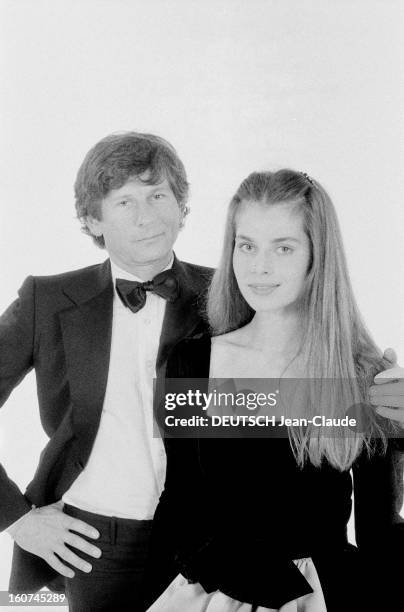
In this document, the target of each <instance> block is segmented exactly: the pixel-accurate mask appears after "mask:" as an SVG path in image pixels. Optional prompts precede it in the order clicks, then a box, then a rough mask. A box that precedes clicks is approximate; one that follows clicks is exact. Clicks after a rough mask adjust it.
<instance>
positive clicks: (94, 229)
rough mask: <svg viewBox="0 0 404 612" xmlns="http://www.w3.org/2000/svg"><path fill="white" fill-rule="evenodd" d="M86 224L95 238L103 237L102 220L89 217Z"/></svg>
mask: <svg viewBox="0 0 404 612" xmlns="http://www.w3.org/2000/svg"><path fill="white" fill-rule="evenodd" d="M86 224H87V227H88V229H89V230H90V232H91V233H92V234H93V236H102V234H103V231H102V221H101V220H100V219H96V218H95V217H92V216H91V215H87V217H86Z"/></svg>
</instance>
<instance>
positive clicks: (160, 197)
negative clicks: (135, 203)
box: [153, 193, 165, 200]
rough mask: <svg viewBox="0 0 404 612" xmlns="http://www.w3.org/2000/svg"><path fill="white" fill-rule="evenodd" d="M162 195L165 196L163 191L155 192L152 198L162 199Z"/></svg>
mask: <svg viewBox="0 0 404 612" xmlns="http://www.w3.org/2000/svg"><path fill="white" fill-rule="evenodd" d="M164 197H165V194H164V193H155V194H154V195H153V198H154V199H155V200H161V199H162V198H164Z"/></svg>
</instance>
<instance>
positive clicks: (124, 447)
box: [62, 262, 172, 520]
mask: <svg viewBox="0 0 404 612" xmlns="http://www.w3.org/2000/svg"><path fill="white" fill-rule="evenodd" d="M171 266H172V262H171V263H170V264H169V266H167V268H170V267H171ZM111 269H112V278H113V283H114V287H115V280H116V278H124V279H127V280H137V281H140V282H142V281H141V279H138V278H137V277H135V276H133V275H132V274H129V273H128V272H126V271H125V270H122V269H120V268H119V267H118V266H117V265H116V264H114V263H113V262H111ZM146 296H147V297H146V304H145V306H144V307H143V308H142V309H141V310H139V311H138V312H137V313H133V312H132V311H131V310H130V309H129V308H127V307H126V306H124V304H123V303H122V301H121V299H120V298H119V296H118V294H117V292H116V289H115V290H114V298H113V319H112V341H111V356H110V364H109V372H108V381H107V387H106V392H105V398H104V405H103V409H102V415H101V421H100V426H99V429H98V432H97V436H96V439H95V442H94V446H93V448H92V451H91V454H90V457H89V460H88V462H87V465H86V466H85V468H84V470H83V471H82V473H81V474H80V475H79V476H78V478H77V479H76V480H75V481H74V483H73V484H72V485H71V487H70V489H69V490H68V491H66V493H65V494H64V495H63V498H62V499H63V501H64V502H65V503H68V504H71V505H73V506H76V507H78V508H81V509H82V510H87V511H89V512H95V513H97V514H102V515H105V516H117V517H121V518H131V519H138V520H145V519H151V518H153V515H154V512H155V509H156V506H157V503H158V500H159V497H160V494H161V492H162V489H163V486H164V480H165V473H166V454H165V449H164V444H163V441H162V439H161V438H160V437H153V378H154V377H155V375H156V358H157V351H158V347H159V341H160V334H161V329H162V324H163V318H164V312H165V305H166V301H165V300H164V299H163V298H161V297H159V296H157V295H155V294H153V293H150V292H147V293H146ZM155 435H156V434H155Z"/></svg>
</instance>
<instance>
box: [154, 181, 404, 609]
mask: <svg viewBox="0 0 404 612" xmlns="http://www.w3.org/2000/svg"><path fill="white" fill-rule="evenodd" d="M208 315H209V319H210V323H211V326H212V330H213V334H214V337H213V338H212V341H211V339H210V338H208V337H206V336H202V337H200V338H194V339H189V340H186V341H183V342H182V343H181V344H179V345H178V346H177V347H176V349H175V350H174V351H173V353H172V355H171V356H170V358H169V361H168V363H167V372H166V375H167V377H169V378H180V377H183V378H207V377H208V375H209V376H210V377H211V378H271V379H279V380H280V379H284V378H293V379H332V380H337V381H341V380H344V381H346V384H344V385H342V387H341V385H339V386H338V385H336V387H335V388H334V387H333V386H332V385H331V388H330V389H328V390H327V416H330V417H332V418H338V417H341V418H342V417H344V416H345V414H346V408H347V406H353V405H361V404H363V403H365V402H366V386H367V383H368V381H369V380H371V379H372V378H373V376H374V375H375V374H376V373H377V372H378V371H380V370H382V369H384V367H385V365H386V364H385V363H384V362H383V359H382V357H381V353H380V351H379V350H378V348H377V347H376V345H375V344H374V342H373V340H372V339H371V337H370V335H369V333H368V332H367V330H366V328H365V327H364V325H363V323H362V321H361V318H360V315H359V313H358V310H357V307H356V304H355V301H354V298H353V295H352V290H351V286H350V282H349V278H348V273H347V268H346V262H345V257H344V253H343V247H342V242H341V237H340V231H339V227H338V222H337V218H336V215H335V211H334V207H333V205H332V203H331V200H330V198H329V196H328V195H327V193H326V192H325V190H324V189H323V188H322V187H321V185H320V184H319V183H317V182H315V181H313V180H312V179H311V178H310V177H308V176H307V175H306V174H303V173H298V172H294V171H291V170H280V171H278V172H275V173H271V172H260V173H253V174H251V175H250V176H249V177H247V179H246V180H245V181H243V183H242V184H241V185H240V187H239V189H238V191H237V193H236V194H235V196H234V197H233V199H232V201H231V203H230V208H229V212H228V217H227V223H226V232H225V239H224V249H223V255H222V259H221V263H220V265H219V268H218V270H217V272H216V274H215V276H214V279H213V282H212V286H211V289H210V294H209V301H208ZM308 389H309V391H308V393H306V394H305V395H304V398H303V399H304V401H303V402H302V401H300V402H298V405H297V406H296V405H294V406H293V410H296V408H297V409H298V410H300V411H303V412H300V414H306V416H307V414H312V413H313V410H314V411H316V408H317V412H320V410H319V409H318V406H316V400H317V403H318V397H317V398H316V395H315V391H313V390H311V391H310V385H309V386H308ZM364 422H365V427H362V428H357V429H356V430H354V431H352V430H351V429H349V430H348V429H344V428H339V430H338V433H334V435H332V436H331V435H330V433H329V430H328V432H327V429H326V427H322V426H320V427H319V426H314V425H312V424H308V425H307V426H306V427H305V426H301V427H289V428H287V436H288V437H285V438H283V439H282V438H280V439H241V440H240V439H239V440H235V439H227V440H220V439H219V440H217V439H216V440H201V441H200V442H199V444H197V443H196V442H195V443H194V441H193V440H167V441H166V449H167V457H168V466H167V480H166V487H165V491H164V493H163V495H162V498H161V501H160V504H159V507H158V509H157V512H156V516H155V525H154V529H155V540H154V541H155V543H156V544H155V546H156V550H158V551H159V555H160V570H161V571H160V575H161V573H163V574H164V571H166V570H164V569H163V568H164V567H165V568H166V569H167V567H168V566H169V564H170V562H171V561H173V559H174V556H175V558H176V563H177V565H175V564H173V565H172V567H171V570H172V572H171V575H169V572H168V571H167V572H166V576H167V579H168V577H170V578H171V579H172V578H174V576H175V573H178V571H180V572H181V574H182V575H180V576H178V577H177V578H176V579H175V580H174V582H173V583H172V584H171V585H170V587H169V588H168V589H167V591H166V592H165V593H163V595H162V596H161V597H160V598H159V599H158V600H157V602H156V603H155V604H154V605H153V606H152V607H151V608H150V612H163V611H164V612H166V611H174V610H175V611H177V610H178V612H180V611H181V610H184V612H185V611H186V612H194V611H195V612H199V611H202V610H208V611H209V612H210V611H211V610H212V611H213V610H222V611H224V612H225V611H233V610H240V611H243V612H244V611H250V610H256V609H261V608H263V609H267V610H268V609H269V610H274V609H276V610H279V609H280V610H282V612H286V611H289V610H299V611H300V610H301V611H305V612H306V611H307V612H312V611H313V612H319V611H324V610H328V611H330V610H339V611H341V610H344V611H345V610H351V609H352V610H370V609H392V610H396V609H399V604H398V601H399V600H398V597H399V595H398V594H393V590H394V586H395V580H394V573H395V572H396V573H397V580H398V567H399V564H400V558H399V551H400V550H401V549H402V544H403V542H404V524H403V521H402V520H401V519H400V517H399V515H398V512H399V510H400V507H399V506H400V505H401V501H402V461H401V458H402V455H400V451H399V448H398V443H396V442H395V440H393V439H391V440H388V439H387V435H386V430H385V429H384V428H383V426H382V424H383V419H381V418H380V417H378V416H377V415H376V414H375V412H374V411H373V410H372V409H371V408H369V410H368V412H367V413H366V421H364ZM334 432H335V430H334ZM351 468H352V472H353V478H354V488H355V521H356V525H355V526H356V541H357V546H358V549H359V550H358V549H356V548H355V547H354V546H352V545H350V544H348V541H347V531H346V529H347V522H348V519H349V516H350V513H351V493H352V483H351V476H350V471H349V470H350V469H351ZM174 551H175V553H174ZM152 554H153V551H152ZM156 575H157V576H159V570H158V568H157V569H156ZM157 581H158V578H157ZM369 585H371V589H370V590H369ZM353 587H354V588H353ZM388 596H389V597H391V598H392V601H394V604H392V605H393V607H392V608H389V607H387V606H386V603H387V597H388ZM372 606H374V608H372ZM380 606H382V607H380ZM394 606H398V607H394Z"/></svg>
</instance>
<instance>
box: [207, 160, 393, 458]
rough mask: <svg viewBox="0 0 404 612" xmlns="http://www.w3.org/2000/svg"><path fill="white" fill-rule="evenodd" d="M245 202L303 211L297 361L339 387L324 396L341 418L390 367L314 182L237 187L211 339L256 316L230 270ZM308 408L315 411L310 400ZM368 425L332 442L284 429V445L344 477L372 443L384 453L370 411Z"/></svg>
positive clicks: (253, 182)
mask: <svg viewBox="0 0 404 612" xmlns="http://www.w3.org/2000/svg"><path fill="white" fill-rule="evenodd" d="M249 201H250V202H260V203H262V204H263V205H268V206H271V205H273V204H282V203H287V204H290V203H294V204H296V207H297V209H298V210H300V211H301V214H302V216H303V222H304V229H305V232H306V234H307V236H308V238H309V241H310V247H311V261H310V265H309V271H308V274H307V279H306V288H305V291H304V296H303V299H302V316H303V324H304V326H305V331H304V338H303V342H302V346H301V350H300V353H299V356H300V357H302V358H303V363H304V364H307V370H306V372H307V376H308V377H309V378H312V379H334V380H335V379H338V380H344V385H343V388H344V392H345V397H344V398H341V394H340V391H341V386H340V387H339V391H338V392H337V391H335V394H334V396H333V395H332V393H331V396H330V390H328V399H329V401H330V405H329V407H328V409H327V416H329V417H330V418H338V417H343V416H345V413H346V407H347V406H351V405H354V404H358V403H361V402H362V403H366V402H367V387H368V385H369V384H371V381H372V379H373V377H374V376H375V374H376V373H377V372H379V371H381V370H383V369H385V368H386V367H388V365H389V364H388V363H387V362H386V361H384V360H383V357H382V354H381V352H380V350H379V349H378V348H377V346H376V345H375V343H374V341H373V340H372V338H371V336H370V334H369V332H368V331H367V329H366V327H365V325H364V323H363V321H362V318H361V315H360V313H359V310H358V307H357V305H356V302H355V299H354V296H353V292H352V288H351V283H350V280H349V275H348V270H347V264H346V258H345V254H344V249H343V244H342V239H341V232H340V229H339V224H338V220H337V216H336V213H335V209H334V206H333V204H332V202H331V199H330V197H329V195H328V194H327V192H326V191H325V189H324V188H323V187H322V186H321V185H320V184H319V183H318V182H317V181H314V180H313V179H311V178H310V177H308V176H307V175H306V174H303V173H300V172H295V171H293V170H287V169H285V170H279V171H278V172H254V173H253V174H250V175H249V176H248V177H247V178H246V179H245V180H244V181H243V182H242V183H241V185H240V187H239V188H238V190H237V192H236V194H235V195H234V196H233V198H232V200H231V202H230V206H229V210H228V214H227V220H226V227H225V237H224V245H223V252H222V257H221V261H220V264H219V267H218V269H217V271H216V273H215V275H214V277H213V280H212V284H211V287H210V290H209V295H208V304H207V310H208V317H209V321H210V325H211V328H212V331H213V333H214V334H215V335H219V334H223V333H226V332H228V331H231V330H234V329H238V328H240V327H242V326H243V325H245V324H246V323H248V322H249V321H250V320H251V319H252V317H253V316H254V311H253V310H252V309H251V307H250V306H249V305H248V304H247V302H246V301H245V299H244V298H243V296H242V295H241V292H240V290H239V288H238V285H237V281H236V278H235V275H234V271H233V263H232V258H233V251H234V244H235V234H236V216H237V212H238V210H239V208H240V205H241V203H243V202H244V203H245V202H247V203H248V202H249ZM345 381H346V384H345ZM341 399H343V400H344V401H341ZM311 400H312V403H313V405H314V403H315V401H316V398H315V397H312V398H311ZM317 400H318V398H317ZM347 402H348V404H347ZM367 421H368V422H367V427H366V431H364V432H355V433H354V432H352V431H351V430H349V431H344V430H343V429H340V435H338V436H337V435H335V434H333V436H332V437H330V435H329V434H328V435H327V433H328V432H327V428H325V427H313V426H308V427H307V429H304V430H303V429H302V428H296V427H293V428H290V429H289V438H290V442H291V447H292V450H293V452H294V454H295V457H296V460H297V462H298V464H299V465H301V466H303V465H304V463H305V462H306V461H307V460H309V461H310V462H311V463H313V464H314V465H320V464H321V462H322V460H323V459H327V460H328V461H329V463H331V465H333V466H334V467H336V468H338V469H340V470H346V469H349V467H350V466H351V464H352V462H353V461H354V460H355V458H356V457H357V456H358V454H359V453H360V452H361V450H362V448H363V447H365V448H366V449H367V450H368V451H369V452H370V451H371V450H372V448H373V446H374V440H375V438H380V440H381V443H382V446H383V448H384V449H385V448H386V435H385V433H384V431H383V430H382V429H381V427H380V425H379V423H378V420H377V417H376V414H375V412H374V410H373V409H371V407H369V411H368V415H367ZM328 431H329V430H328Z"/></svg>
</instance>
